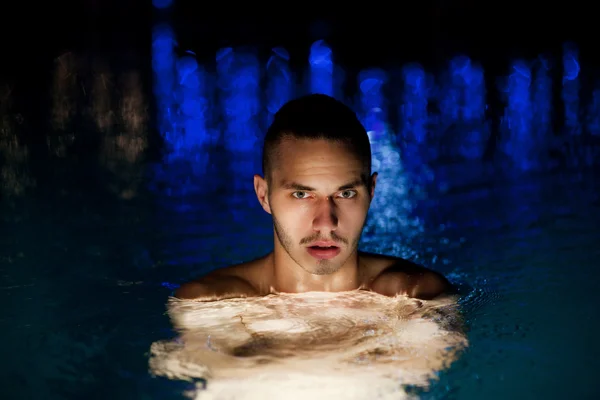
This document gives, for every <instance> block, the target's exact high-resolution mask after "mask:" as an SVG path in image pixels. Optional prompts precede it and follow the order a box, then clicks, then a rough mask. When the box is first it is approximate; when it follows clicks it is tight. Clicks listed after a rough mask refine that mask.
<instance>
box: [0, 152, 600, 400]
mask: <svg viewBox="0 0 600 400" xmlns="http://www.w3.org/2000/svg"><path fill="white" fill-rule="evenodd" d="M210 156H211V160H212V161H211V163H208V164H207V165H209V167H207V168H206V169H205V171H206V172H205V173H197V174H196V175H194V174H193V173H191V172H190V170H185V169H183V168H182V166H177V165H175V164H171V165H165V164H147V165H145V166H144V168H145V169H144V173H143V174H142V176H144V177H145V178H144V180H143V181H142V182H138V183H139V185H138V186H137V196H135V197H133V198H131V199H129V198H127V199H123V198H122V197H119V196H116V195H114V193H115V192H114V191H111V190H108V189H107V187H109V186H103V185H106V184H110V185H112V184H114V183H115V179H114V178H111V176H110V175H102V174H101V173H100V172H98V169H96V168H91V167H85V166H81V165H79V169H78V170H77V171H78V172H77V173H76V174H75V173H68V172H67V171H68V170H71V169H72V168H74V167H75V166H77V165H76V164H74V163H73V164H71V165H61V164H58V163H55V164H53V165H50V164H48V165H44V166H43V167H44V168H47V169H48V170H52V171H54V173H53V177H51V178H50V177H48V178H47V181H46V182H41V183H40V182H38V185H37V188H36V190H35V191H33V192H30V194H28V195H26V196H21V197H15V196H13V197H5V198H4V200H3V202H2V240H1V241H0V246H1V247H0V249H1V250H0V251H1V253H0V255H1V259H0V268H1V270H2V276H3V283H2V291H1V293H2V296H3V305H4V307H3V313H2V337H3V346H2V360H3V364H2V368H1V373H0V376H2V384H3V385H2V393H3V398H7V399H8V398H11V399H12V398H15V399H16V398H19V399H23V398H46V399H62V398H118V399H120V398H123V399H132V398H138V399H145V398H147V399H150V398H152V399H154V398H162V399H177V398H182V397H181V393H182V391H183V390H185V389H186V388H187V387H188V384H187V383H185V382H178V381H174V380H173V381H171V380H168V379H164V378H153V377H152V376H150V374H149V373H148V351H149V348H150V346H151V344H152V343H153V342H155V341H157V340H162V339H168V338H172V337H173V336H174V333H173V331H172V329H171V328H172V327H171V323H170V321H169V319H168V317H167V316H166V315H165V304H166V301H167V298H168V296H169V295H170V293H171V290H172V287H173V286H174V285H176V284H178V283H181V282H184V281H186V280H188V279H190V278H192V277H195V276H197V275H198V274H201V273H204V272H206V271H208V270H209V269H212V268H216V267H220V266H224V265H227V264H230V263H233V262H238V261H242V260H245V259H247V258H250V257H254V256H257V255H260V254H262V253H263V252H266V251H268V250H269V249H270V246H271V240H272V236H271V235H272V233H271V230H270V220H269V218H268V215H266V214H264V213H263V212H262V211H261V210H260V209H259V206H258V204H257V203H256V201H255V200H254V198H253V193H252V191H251V184H250V181H249V180H248V179H247V178H248V174H249V169H248V165H247V164H248V163H250V164H252V161H248V162H247V163H246V162H244V158H243V157H240V156H239V155H233V154H231V153H228V152H226V151H224V150H222V149H221V150H214V151H213V152H212V153H211V155H210ZM232 159H235V160H237V163H233V162H228V160H232ZM225 164H227V165H229V166H230V168H229V170H228V172H227V171H225V172H224V175H217V174H213V173H212V172H213V171H212V170H211V169H212V168H217V167H218V166H219V165H225ZM211 165H212V167H211ZM236 165H238V166H240V169H239V170H237V171H236V170H234V169H233V168H234V167H233V166H236ZM61 168H62V169H61ZM136 168H141V167H140V166H138V167H136ZM468 170H472V168H466V169H465V171H468ZM448 171H449V172H448ZM455 171H456V169H455ZM385 172H386V171H385V170H384V171H383V173H382V175H381V176H380V182H381V184H380V193H379V195H380V200H379V201H378V202H377V203H375V204H374V205H373V207H374V208H373V209H372V215H371V217H370V220H369V222H368V224H367V228H366V233H365V237H364V238H363V244H362V248H363V249H365V250H372V251H381V252H386V253H391V254H396V255H405V256H407V257H409V258H411V259H413V260H415V261H417V262H421V263H423V264H424V265H427V266H431V267H433V268H435V269H437V270H439V271H441V272H443V273H445V274H446V275H447V276H448V277H449V278H450V279H451V280H452V281H453V282H455V283H457V284H458V285H460V286H461V287H462V290H463V297H462V300H461V302H462V304H463V307H464V311H465V314H466V317H467V321H468V327H469V331H468V339H469V341H470V344H469V348H468V349H467V350H466V351H465V352H464V354H463V355H462V356H461V357H460V359H459V360H458V361H456V362H455V363H454V364H453V365H452V367H451V368H450V369H449V370H447V371H444V372H442V373H440V376H439V381H438V382H436V383H434V384H433V385H432V387H431V390H430V391H428V392H426V393H419V391H418V389H416V388H415V389H414V391H415V392H416V393H419V394H420V395H421V397H422V398H425V399H429V398H435V399H438V398H460V399H479V398H506V397H509V396H510V397H514V398H532V397H536V398H547V399H550V398H556V399H558V398H564V397H567V396H569V397H571V396H572V397H574V398H593V397H594V396H596V395H597V394H598V389H597V385H595V384H594V378H595V374H596V371H598V368H599V367H600V362H599V361H598V352H597V346H596V344H595V341H594V338H593V335H594V334H595V332H596V331H597V329H598V323H597V321H596V318H595V316H596V315H598V311H599V310H598V304H599V303H598V301H597V300H596V293H595V290H594V289H595V287H596V285H597V283H596V280H597V278H598V272H597V270H596V269H595V267H596V264H597V259H598V256H599V255H600V249H599V248H598V246H597V243H599V239H600V233H599V230H598V228H597V227H598V226H599V223H600V213H599V207H600V198H599V191H598V189H600V187H599V185H598V180H597V176H596V175H594V174H593V172H589V171H588V172H581V171H580V172H577V171H562V172H553V173H542V174H532V175H530V176H521V177H519V178H515V177H513V178H510V177H508V178H507V177H505V178H490V177H489V176H488V177H485V176H482V174H481V173H479V177H477V174H473V175H474V176H472V177H469V180H468V184H464V183H463V182H465V181H466V180H467V178H468V177H467V175H466V174H465V173H461V174H458V173H457V172H452V170H450V169H449V168H446V172H444V173H443V174H442V169H441V167H440V169H439V171H438V172H436V173H437V174H438V176H442V175H443V176H445V177H446V178H445V179H446V180H447V185H444V190H443V191H440V190H439V188H437V189H436V188H435V187H434V186H435V185H434V186H432V185H429V184H427V183H419V180H418V179H416V178H414V177H412V178H411V175H410V174H409V173H408V172H404V173H403V172H402V169H397V170H395V171H391V170H390V171H388V172H390V174H388V175H386V174H385ZM94 174H95V175H94ZM78 175H80V176H81V177H82V179H83V178H87V179H89V177H90V176H96V177H97V179H96V181H95V184H94V185H88V187H84V186H82V185H81V184H80V183H81V182H82V181H78V180H77V176H78ZM46 176H49V175H46ZM183 176H186V177H187V178H188V179H189V181H190V182H191V183H195V184H196V185H195V186H194V185H190V184H189V183H190V182H187V183H186V184H184V183H185V181H184V180H183V179H181V177H183ZM178 177H179V178H178ZM397 182H403V183H402V184H401V185H399V184H397ZM113 186H114V185H113ZM110 187H112V186H110ZM184 187H185V188H187V189H186V190H185V191H184V190H183V189H182V188H184ZM386 188H387V189H386ZM383 207H386V208H387V209H391V210H393V214H389V215H388V216H387V217H385V220H381V219H378V218H379V217H378V216H381V215H385V212H384V209H383ZM390 215H391V217H390Z"/></svg>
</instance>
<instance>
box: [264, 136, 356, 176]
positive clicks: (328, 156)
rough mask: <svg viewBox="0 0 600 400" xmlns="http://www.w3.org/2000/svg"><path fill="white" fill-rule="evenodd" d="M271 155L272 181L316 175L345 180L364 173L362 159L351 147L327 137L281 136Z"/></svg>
mask: <svg viewBox="0 0 600 400" xmlns="http://www.w3.org/2000/svg"><path fill="white" fill-rule="evenodd" d="M273 159H274V166H273V168H272V171H271V173H272V177H273V181H274V182H275V183H276V184H283V183H287V182H289V181H292V180H294V181H301V180H310V179H312V180H315V179H319V178H326V179H328V180H334V181H348V180H356V179H360V178H361V176H362V174H363V173H364V165H363V163H362V160H360V158H359V156H358V155H356V154H355V152H354V151H352V147H351V146H350V145H349V144H347V143H344V142H336V141H331V140H324V139H296V138H285V139H283V140H281V142H280V143H278V144H277V146H276V148H275V149H274V152H273ZM302 183H304V182H302Z"/></svg>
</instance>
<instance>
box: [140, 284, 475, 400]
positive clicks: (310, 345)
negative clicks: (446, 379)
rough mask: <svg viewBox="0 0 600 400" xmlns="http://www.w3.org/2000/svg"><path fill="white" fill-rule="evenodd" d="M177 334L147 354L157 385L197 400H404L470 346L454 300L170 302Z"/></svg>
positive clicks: (347, 297)
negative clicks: (187, 384)
mask: <svg viewBox="0 0 600 400" xmlns="http://www.w3.org/2000/svg"><path fill="white" fill-rule="evenodd" d="M168 308H169V314H170V316H171V319H172V322H173V324H174V326H175V327H176V329H177V330H178V332H179V336H178V337H177V338H176V339H175V340H171V341H158V342H155V343H153V344H152V346H151V351H150V361H149V365H150V371H151V373H152V374H154V375H155V376H163V377H167V378H170V379H177V380H186V381H194V380H197V379H204V380H206V382H207V384H206V388H204V385H203V384H201V383H197V384H196V390H194V391H193V392H192V393H188V395H189V397H191V398H194V399H209V400H226V399H227V400H229V399H231V400H234V399H235V400H237V399H240V400H242V399H243V400H251V399H263V398H266V397H271V398H277V399H282V400H288V399H289V400H295V399H306V398H310V400H318V399H332V398H339V399H342V398H343V399H356V400H359V399H360V400H362V399H369V400H372V399H392V398H393V399H405V398H410V396H409V394H408V393H407V392H406V391H405V390H404V389H403V386H404V385H411V386H414V385H417V386H421V387H427V386H428V385H429V384H430V382H431V380H432V379H434V378H435V377H436V373H437V372H438V371H440V370H442V369H445V368H447V367H448V366H449V365H450V364H451V363H452V362H453V361H454V360H455V359H456V358H457V357H458V356H459V354H460V351H461V350H462V349H464V348H465V347H466V346H467V340H466V338H465V336H464V335H463V334H462V333H461V332H459V331H458V330H456V329H453V328H452V327H453V326H455V325H456V323H457V321H458V320H459V316H458V313H457V304H456V302H455V299H453V298H446V299H439V300H437V299H436V300H431V301H423V300H416V299H410V298H407V297H404V296H398V297H394V298H391V297H387V296H382V295H379V294H376V293H373V292H368V291H362V290H360V291H351V292H341V293H327V292H309V293H301V294H277V295H269V296H265V297H256V298H243V299H242V298H239V299H228V300H221V301H215V302H199V301H189V300H179V299H175V298H171V299H169V303H168Z"/></svg>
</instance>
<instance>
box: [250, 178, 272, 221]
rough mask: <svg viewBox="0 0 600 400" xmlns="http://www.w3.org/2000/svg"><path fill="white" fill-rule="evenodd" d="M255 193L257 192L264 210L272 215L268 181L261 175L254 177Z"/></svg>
mask: <svg viewBox="0 0 600 400" xmlns="http://www.w3.org/2000/svg"><path fill="white" fill-rule="evenodd" d="M254 191H255V192H256V198H257V199H258V202H259V203H260V205H261V206H262V208H263V210H265V211H266V212H268V213H269V214H271V206H270V205H269V187H268V185H267V181H266V180H265V179H264V178H263V177H262V176H260V175H254Z"/></svg>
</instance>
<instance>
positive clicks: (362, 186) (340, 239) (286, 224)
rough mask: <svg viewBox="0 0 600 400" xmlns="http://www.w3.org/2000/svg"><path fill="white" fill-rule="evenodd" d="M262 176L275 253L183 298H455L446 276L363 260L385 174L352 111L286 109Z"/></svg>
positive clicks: (324, 100) (327, 104)
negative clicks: (367, 226) (376, 168)
mask: <svg viewBox="0 0 600 400" xmlns="http://www.w3.org/2000/svg"><path fill="white" fill-rule="evenodd" d="M263 174H264V177H261V176H259V175H255V176H254V189H255V191H256V196H257V198H258V201H259V202H260V204H261V206H262V207H263V209H264V210H265V211H266V212H268V213H269V214H271V215H272V217H273V228H274V249H273V252H272V253H270V254H267V255H266V256H264V257H261V258H259V259H257V260H254V261H250V262H246V263H243V264H240V265H235V266H231V267H227V268H222V269H219V270H216V271H214V272H212V273H210V274H208V275H207V276H205V277H203V278H201V279H198V280H195V281H192V282H188V283H186V284H184V285H182V286H181V287H180V288H179V289H178V290H177V291H176V292H175V296H176V297H178V298H182V299H195V300H201V301H212V300H218V299H225V298H232V297H248V296H264V295H267V294H270V293H278V292H280V293H282V292H286V293H300V292H308V291H329V292H340V291H351V290H370V291H374V292H377V293H380V294H383V295H386V296H396V295H407V296H409V297H414V298H419V299H426V300H427V299H433V298H435V297H437V296H439V295H442V294H444V293H447V292H448V291H449V290H450V288H451V285H450V284H449V282H448V281H447V280H446V279H445V278H444V277H443V276H442V275H440V274H439V273H436V272H434V271H431V270H428V269H426V268H424V267H421V266H418V265H416V264H414V263H412V262H409V261H407V260H404V259H401V258H395V257H389V256H382V255H375V254H367V253H363V252H359V251H358V242H359V239H360V236H361V232H362V230H363V226H364V223H365V220H366V217H367V212H368V210H369V206H370V204H371V200H372V199H373V196H374V194H375V186H376V182H377V173H373V174H372V175H371V148H370V143H369V138H368V136H367V133H366V131H365V128H364V127H363V126H362V124H361V123H360V121H359V120H358V118H357V117H356V114H355V113H354V112H353V111H352V110H351V109H350V108H348V107H346V106H345V105H344V104H342V103H340V102H338V101H337V100H335V99H333V98H331V97H329V96H325V95H317V94H315V95H309V96H305V97H301V98H298V99H295V100H292V101H290V102H288V103H287V104H285V105H284V106H283V107H282V108H281V109H280V110H279V111H278V112H277V114H276V115H275V117H274V121H273V123H272V124H271V126H270V127H269V129H268V131H267V134H266V137H265V141H264V147H263Z"/></svg>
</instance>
